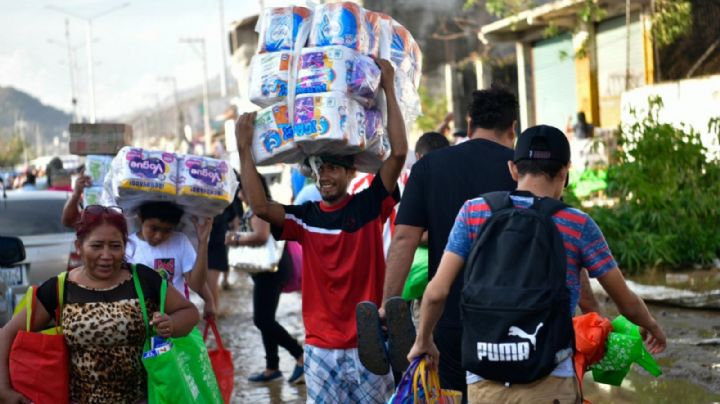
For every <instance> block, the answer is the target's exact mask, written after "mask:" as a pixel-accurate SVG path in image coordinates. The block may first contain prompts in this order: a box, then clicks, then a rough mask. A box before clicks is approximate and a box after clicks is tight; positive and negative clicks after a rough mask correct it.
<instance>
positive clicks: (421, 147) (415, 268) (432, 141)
mask: <svg viewBox="0 0 720 404" xmlns="http://www.w3.org/2000/svg"><path fill="white" fill-rule="evenodd" d="M449 146H450V142H449V141H448V139H447V138H446V137H445V136H443V135H441V134H440V133H438V132H427V133H424V134H423V135H422V136H420V138H419V139H418V141H417V142H416V143H415V158H416V159H417V161H420V159H422V158H423V157H424V156H425V155H427V154H428V153H430V152H432V151H435V150H440V149H444V148H446V147H449ZM398 207H399V206H398ZM427 245H428V232H427V230H426V231H424V232H423V235H422V238H421V239H420V243H419V245H418V248H417V250H415V256H414V258H413V262H412V265H411V267H410V273H409V275H408V279H410V278H412V277H413V274H417V273H421V276H422V277H423V278H425V282H424V283H425V284H426V285H427V278H428V249H427ZM410 286H411V285H408V282H406V284H405V287H404V288H403V298H405V299H406V300H409V299H408V298H410V299H417V300H418V302H419V301H420V298H421V297H422V291H421V290H420V289H418V290H410ZM423 290H424V289H423Z"/></svg>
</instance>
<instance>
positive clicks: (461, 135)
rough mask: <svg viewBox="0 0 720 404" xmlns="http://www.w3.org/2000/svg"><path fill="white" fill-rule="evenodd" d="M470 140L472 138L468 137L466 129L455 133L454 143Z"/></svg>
mask: <svg viewBox="0 0 720 404" xmlns="http://www.w3.org/2000/svg"><path fill="white" fill-rule="evenodd" d="M468 140H470V139H469V138H468V135H467V132H466V131H464V130H458V131H455V133H453V145H456V144H460V143H463V142H467V141H468Z"/></svg>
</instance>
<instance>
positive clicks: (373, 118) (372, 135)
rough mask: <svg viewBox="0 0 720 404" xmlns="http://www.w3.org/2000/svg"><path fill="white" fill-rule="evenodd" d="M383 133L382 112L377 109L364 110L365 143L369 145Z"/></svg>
mask: <svg viewBox="0 0 720 404" xmlns="http://www.w3.org/2000/svg"><path fill="white" fill-rule="evenodd" d="M384 134H385V127H384V126H383V118H382V113H381V112H380V111H379V110H377V109H366V110H365V145H366V147H369V145H371V144H372V143H373V142H374V141H375V140H376V139H377V138H379V137H380V136H383V135H384Z"/></svg>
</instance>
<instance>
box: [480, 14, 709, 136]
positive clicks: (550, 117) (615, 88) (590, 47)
mask: <svg viewBox="0 0 720 404" xmlns="http://www.w3.org/2000/svg"><path fill="white" fill-rule="evenodd" d="M710 3H711V2H707V1H701V0H694V1H693V2H692V6H693V17H692V18H693V28H692V31H691V32H690V33H688V34H686V35H685V36H684V37H683V38H680V39H678V40H677V41H676V42H675V43H673V44H671V45H670V46H666V47H659V46H658V45H657V44H656V43H654V41H653V35H652V13H651V6H652V1H651V0H633V1H632V2H626V1H625V0H600V1H598V2H597V5H598V6H600V7H602V9H603V10H605V12H604V13H603V16H602V18H601V19H600V20H598V21H592V20H591V21H589V22H583V20H582V19H581V18H580V17H579V14H580V13H581V12H582V10H583V8H584V7H585V5H586V1H585V0H556V1H553V2H550V3H547V4H544V5H541V6H538V7H536V8H533V9H530V10H526V11H523V12H521V13H519V14H516V15H513V16H511V17H508V18H505V19H502V20H499V21H496V22H493V23H490V24H487V25H484V26H483V27H482V28H481V29H480V34H479V37H480V40H481V41H482V42H483V43H485V44H498V43H512V44H514V46H515V62H516V66H517V77H518V97H519V99H520V110H521V113H520V115H521V116H520V122H521V126H522V128H526V127H528V126H532V125H535V124H540V123H544V124H549V125H553V126H557V127H558V128H561V129H566V128H567V127H568V126H569V125H571V124H572V122H574V120H575V115H576V113H577V112H579V111H582V112H584V113H585V115H586V117H587V120H588V122H590V123H592V124H594V125H595V126H596V127H602V128H617V126H618V124H620V121H621V116H622V108H621V99H622V96H623V94H624V93H626V92H628V91H630V90H633V89H636V88H640V87H644V86H648V85H653V84H657V83H658V82H660V81H667V80H679V79H684V78H689V77H690V76H693V75H697V76H701V75H708V74H712V73H718V72H720V63H718V58H717V55H718V54H719V53H720V49H716V48H720V46H719V45H720V29H719V28H718V24H716V23H710V21H718V18H720V4H710ZM549 27H553V28H554V30H555V31H556V32H555V35H553V36H551V37H548V35H547V34H548V28H549ZM713 51H714V52H716V53H715V57H712V52H713Z"/></svg>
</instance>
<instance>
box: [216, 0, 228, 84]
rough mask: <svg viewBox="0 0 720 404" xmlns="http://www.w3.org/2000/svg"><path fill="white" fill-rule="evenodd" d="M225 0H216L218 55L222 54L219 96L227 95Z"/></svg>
mask: <svg viewBox="0 0 720 404" xmlns="http://www.w3.org/2000/svg"><path fill="white" fill-rule="evenodd" d="M224 1H225V0H218V5H219V6H220V55H221V56H222V64H221V65H220V96H222V97H226V96H227V77H226V76H225V74H226V70H227V60H226V56H225V53H226V52H227V47H226V45H227V42H226V40H227V39H226V38H227V37H226V36H225V7H224V4H223V3H224Z"/></svg>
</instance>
